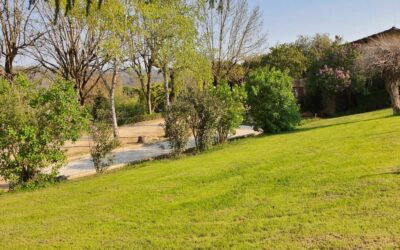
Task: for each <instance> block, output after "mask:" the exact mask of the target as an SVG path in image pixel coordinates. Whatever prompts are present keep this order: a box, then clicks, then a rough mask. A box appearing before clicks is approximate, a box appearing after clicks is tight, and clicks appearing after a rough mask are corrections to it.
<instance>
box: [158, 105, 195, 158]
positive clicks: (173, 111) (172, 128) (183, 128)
mask: <svg viewBox="0 0 400 250" xmlns="http://www.w3.org/2000/svg"><path fill="white" fill-rule="evenodd" d="M189 109H190V106H188V105H187V103H185V102H184V101H182V100H181V99H178V100H177V101H176V102H175V103H173V104H172V105H171V106H170V107H169V108H168V109H167V111H166V112H165V113H164V119H165V127H164V129H165V135H166V136H167V137H168V139H169V145H170V147H171V148H172V153H173V154H174V155H180V154H181V153H183V151H184V150H185V148H186V145H187V143H188V141H189V137H190V123H189V116H188V115H189V114H190V110H189Z"/></svg>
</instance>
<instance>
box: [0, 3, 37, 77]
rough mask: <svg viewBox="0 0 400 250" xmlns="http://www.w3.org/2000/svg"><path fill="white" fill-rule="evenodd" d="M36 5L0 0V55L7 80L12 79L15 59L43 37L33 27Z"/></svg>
mask: <svg viewBox="0 0 400 250" xmlns="http://www.w3.org/2000/svg"><path fill="white" fill-rule="evenodd" d="M36 5H37V4H33V5H32V6H30V7H29V6H28V4H27V1H26V0H0V25H1V27H0V41H1V46H0V54H1V55H2V56H3V57H4V71H5V74H6V75H7V77H9V78H12V75H13V72H14V68H13V66H14V61H15V59H16V57H17V56H19V55H21V53H22V52H23V51H24V50H26V49H27V48H28V47H30V46H32V45H33V44H34V43H35V41H36V40H37V39H39V38H40V37H41V36H42V35H43V33H42V32H40V31H37V29H36V28H35V27H34V24H35V22H34V21H33V13H34V11H35V10H36Z"/></svg>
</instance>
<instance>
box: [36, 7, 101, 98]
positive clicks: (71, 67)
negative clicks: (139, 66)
mask: <svg viewBox="0 0 400 250" xmlns="http://www.w3.org/2000/svg"><path fill="white" fill-rule="evenodd" d="M38 8H39V14H40V21H41V27H43V28H44V30H45V35H44V36H42V37H41V38H40V39H39V40H38V41H37V43H36V44H35V46H34V47H33V48H32V49H31V51H30V54H31V56H32V57H33V58H34V59H35V60H36V61H37V62H38V63H39V64H40V66H42V67H44V68H45V69H47V70H49V71H50V72H52V73H53V74H60V75H61V76H62V77H63V78H64V79H66V80H72V81H74V82H75V89H76V91H77V94H78V99H79V101H80V103H81V105H84V104H85V101H86V99H87V98H88V97H89V95H90V94H91V91H92V90H93V89H94V88H95V86H96V85H97V83H98V82H99V80H100V75H99V74H97V71H98V70H99V67H103V66H104V65H105V64H106V63H107V61H97V60H98V58H97V56H96V55H97V54H96V53H97V51H98V50H99V48H100V45H101V42H102V41H103V39H105V30H104V29H100V28H99V26H98V25H96V22H98V21H99V20H98V19H97V18H96V15H95V14H96V13H91V15H90V16H89V17H87V16H85V15H84V10H82V9H81V8H79V6H76V7H75V8H74V9H73V10H71V13H70V14H69V15H68V16H60V17H59V18H58V20H57V22H56V23H55V22H53V16H54V14H55V9H54V6H52V5H51V4H50V3H43V2H41V3H40V4H39V5H38ZM107 59H108V58H107Z"/></svg>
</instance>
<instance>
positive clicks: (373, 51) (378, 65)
mask: <svg viewBox="0 0 400 250" xmlns="http://www.w3.org/2000/svg"><path fill="white" fill-rule="evenodd" d="M362 50H363V53H362V54H363V57H362V58H361V60H360V61H361V65H362V66H363V68H364V70H365V71H367V72H369V76H370V77H376V76H380V77H382V78H384V80H385V87H386V91H387V92H388V93H389V95H390V98H391V103H392V108H393V114H394V115H400V73H399V66H400V63H399V58H400V46H399V42H398V39H397V38H392V37H380V38H378V39H376V40H375V41H373V42H372V43H371V44H369V45H366V46H364V47H363V49H362Z"/></svg>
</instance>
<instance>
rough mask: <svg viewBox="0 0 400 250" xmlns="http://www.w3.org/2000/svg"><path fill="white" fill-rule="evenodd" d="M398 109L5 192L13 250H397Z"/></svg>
mask: <svg viewBox="0 0 400 250" xmlns="http://www.w3.org/2000/svg"><path fill="white" fill-rule="evenodd" d="M399 128H400V119H399V117H393V116H391V110H381V111H377V112H372V113H366V114H359V115H353V116H347V117H341V118H335V119H327V120H319V121H310V122H307V123H306V124H305V125H303V126H301V127H299V128H298V129H297V130H296V131H294V132H291V133H285V134H279V135H271V136H262V137H257V138H250V139H245V140H241V141H236V142H233V143H230V144H229V145H226V146H224V147H222V148H217V149H215V150H213V151H212V152H209V153H204V154H201V155H197V156H190V157H185V158H183V159H178V160H162V161H156V162H149V163H145V164H141V165H139V166H135V167H131V168H127V169H125V170H122V171H118V172H115V173H110V174H104V175H101V176H96V177H93V178H87V179H82V180H79V181H73V182H67V183H63V184H59V185H55V186H53V187H49V188H46V189H41V190H37V191H32V192H21V193H12V194H4V195H1V196H0V204H1V206H0V214H1V220H0V228H1V229H2V230H1V231H0V246H2V247H4V248H8V249H11V248H43V247H59V248H129V247H136V248H147V249H149V248H159V249H165V248H171V249H173V248H182V249H188V248H200V247H201V248H219V249H220V248H223V247H225V248H230V247H235V248H270V249H277V248H278V249H291V248H361V249H362V248H395V247H398V246H399V245H400V227H399V221H400V192H399V190H400V158H399V156H400V129H399Z"/></svg>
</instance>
